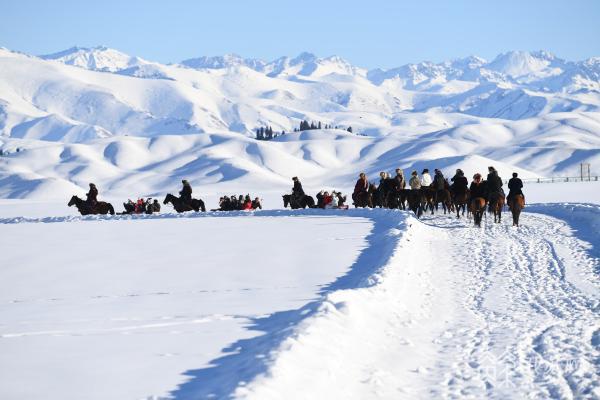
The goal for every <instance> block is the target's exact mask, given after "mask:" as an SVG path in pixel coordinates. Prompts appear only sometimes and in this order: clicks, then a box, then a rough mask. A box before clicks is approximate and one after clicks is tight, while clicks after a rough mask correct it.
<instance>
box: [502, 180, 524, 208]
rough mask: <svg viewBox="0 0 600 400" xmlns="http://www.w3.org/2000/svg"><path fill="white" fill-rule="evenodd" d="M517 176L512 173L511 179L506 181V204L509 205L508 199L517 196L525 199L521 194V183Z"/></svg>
mask: <svg viewBox="0 0 600 400" xmlns="http://www.w3.org/2000/svg"><path fill="white" fill-rule="evenodd" d="M518 176H519V174H517V173H516V172H513V174H512V178H510V180H509V181H508V196H506V203H508V204H510V199H511V198H512V197H514V196H516V195H518V194H520V195H521V196H523V197H525V195H524V194H523V191H522V190H521V189H523V181H522V180H521V179H520V178H518Z"/></svg>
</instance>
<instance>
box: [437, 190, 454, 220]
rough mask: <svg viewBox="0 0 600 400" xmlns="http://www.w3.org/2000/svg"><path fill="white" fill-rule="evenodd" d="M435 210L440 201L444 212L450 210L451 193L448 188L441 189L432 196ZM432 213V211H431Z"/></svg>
mask: <svg viewBox="0 0 600 400" xmlns="http://www.w3.org/2000/svg"><path fill="white" fill-rule="evenodd" d="M434 203H435V210H436V211H437V210H438V207H439V206H438V204H439V203H442V208H443V209H444V214H446V212H448V213H450V212H452V194H451V193H450V191H449V190H448V189H442V190H438V191H436V192H435V196H434ZM432 214H433V211H432Z"/></svg>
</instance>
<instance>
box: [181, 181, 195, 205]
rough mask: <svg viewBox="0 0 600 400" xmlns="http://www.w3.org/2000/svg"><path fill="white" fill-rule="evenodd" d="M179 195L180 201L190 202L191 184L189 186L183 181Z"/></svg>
mask: <svg viewBox="0 0 600 400" xmlns="http://www.w3.org/2000/svg"><path fill="white" fill-rule="evenodd" d="M179 196H180V199H181V201H183V202H185V203H191V202H192V186H190V184H189V183H184V184H183V188H182V189H181V191H180V192H179Z"/></svg>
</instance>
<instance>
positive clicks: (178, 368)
mask: <svg viewBox="0 0 600 400" xmlns="http://www.w3.org/2000/svg"><path fill="white" fill-rule="evenodd" d="M173 217H175V216H173ZM282 220H285V221H286V223H282ZM66 221H67V220H65V219H58V220H56V221H55V222H54V223H35V222H29V223H24V222H23V221H20V222H21V223H13V222H17V221H7V220H2V221H0V223H1V224H2V225H1V226H0V229H1V230H2V237H3V240H2V242H1V243H0V252H1V253H2V255H3V263H2V264H3V267H2V268H1V269H0V282H1V283H0V286H1V290H0V293H1V295H0V316H1V317H0V352H1V353H2V355H3V356H2V358H1V360H0V377H1V378H0V388H1V389H0V397H2V398H40V397H44V398H60V399H69V398H81V395H82V394H85V396H84V397H86V398H89V399H104V398H144V397H147V396H150V395H156V396H165V395H167V394H168V392H169V391H170V390H173V389H174V388H175V387H176V386H177V385H178V384H181V383H183V382H184V381H186V379H187V378H186V376H185V375H184V371H186V370H193V369H196V368H199V367H206V366H208V365H209V363H210V362H211V360H213V359H215V358H217V357H219V355H220V354H221V349H223V348H226V347H227V346H228V344H229V343H231V342H233V341H234V340H239V339H243V338H252V337H255V336H256V335H257V333H256V332H254V331H253V330H251V329H248V328H249V327H250V326H251V325H252V324H253V321H254V320H255V319H257V318H260V316H262V315H267V314H272V313H277V312H283V311H284V310H288V309H294V308H297V307H300V306H302V305H304V304H305V303H306V302H307V301H310V300H311V299H314V298H315V297H316V296H318V293H319V292H320V291H321V290H322V287H323V286H324V285H327V284H328V283H329V282H332V281H333V280H335V278H336V277H337V276H341V275H344V273H345V272H346V271H347V269H348V267H349V266H350V265H351V264H352V263H353V262H354V260H355V259H356V257H357V255H358V254H359V252H360V250H361V248H362V247H364V240H363V237H364V236H366V235H367V233H368V232H369V230H370V229H371V227H372V224H371V223H370V221H369V220H368V219H365V218H347V217H344V216H336V217H335V218H332V216H322V215H313V216H310V215H305V216H295V215H293V214H291V213H289V212H288V213H283V215H282V216H277V217H274V216H273V215H272V214H269V213H262V214H261V216H258V215H257V216H255V217H251V216H250V217H247V218H245V217H243V216H236V217H216V216H212V217H210V218H170V217H168V216H166V217H165V216H162V218H159V219H157V218H141V219H139V218H137V219H131V218H127V219H122V220H116V221H115V220H94V219H93V218H87V219H83V220H73V221H71V222H66ZM25 237H26V238H27V241H28V242H29V243H31V244H32V245H35V249H36V250H35V251H34V252H32V251H30V247H28V246H22V245H21V244H22V240H23V238H25ZM290 240H293V242H294V243H295V244H296V245H295V246H290V244H289V243H290ZM232 249H235V251H232ZM265 251H268V257H265Z"/></svg>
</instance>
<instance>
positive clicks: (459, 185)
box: [452, 175, 469, 194]
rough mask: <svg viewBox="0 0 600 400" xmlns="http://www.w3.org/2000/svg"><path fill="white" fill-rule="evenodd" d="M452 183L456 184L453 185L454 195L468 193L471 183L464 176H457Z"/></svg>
mask: <svg viewBox="0 0 600 400" xmlns="http://www.w3.org/2000/svg"><path fill="white" fill-rule="evenodd" d="M452 181H453V182H454V183H453V184H452V191H453V192H454V193H460V194H463V193H466V191H467V189H468V188H469V181H468V180H467V178H465V176H464V175H455V176H454V178H452Z"/></svg>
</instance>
